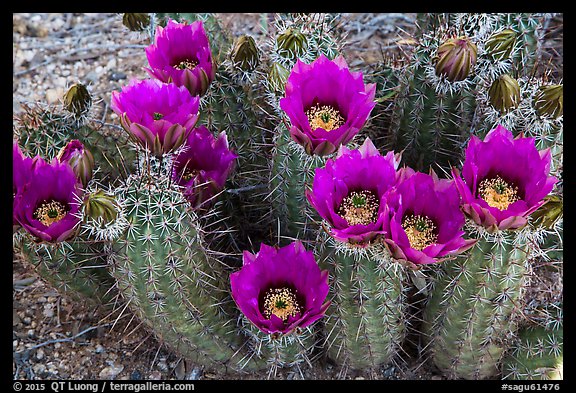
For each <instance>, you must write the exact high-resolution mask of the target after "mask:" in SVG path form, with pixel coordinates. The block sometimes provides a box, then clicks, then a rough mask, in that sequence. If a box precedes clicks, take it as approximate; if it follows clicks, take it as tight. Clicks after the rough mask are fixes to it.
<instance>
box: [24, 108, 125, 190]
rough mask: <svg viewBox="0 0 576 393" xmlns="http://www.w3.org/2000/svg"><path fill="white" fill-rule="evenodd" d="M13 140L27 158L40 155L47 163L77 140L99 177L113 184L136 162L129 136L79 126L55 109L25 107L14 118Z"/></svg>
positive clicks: (98, 128) (117, 132)
mask: <svg viewBox="0 0 576 393" xmlns="http://www.w3.org/2000/svg"><path fill="white" fill-rule="evenodd" d="M14 133H15V136H14V137H15V139H18V141H19V144H20V146H21V148H22V152H23V153H24V154H26V155H27V156H30V157H34V156H35V155H40V156H42V157H43V158H44V159H45V160H47V161H50V160H52V159H53V158H54V157H56V155H57V154H58V152H59V151H60V149H62V148H63V147H64V146H66V144H67V143H68V142H69V141H70V140H72V139H78V140H79V141H80V142H82V144H83V145H84V146H85V147H86V148H87V149H88V150H89V151H90V152H91V153H92V155H93V156H94V162H95V164H96V166H97V167H99V168H100V177H104V176H108V177H109V179H108V180H109V181H113V180H114V179H116V178H117V177H119V176H120V175H125V174H126V173H127V172H129V171H131V170H132V168H133V166H134V162H135V160H136V157H135V152H134V150H133V149H131V148H130V147H129V146H128V134H127V133H126V132H125V131H123V130H121V129H113V128H111V127H105V126H100V125H94V124H88V123H86V124H83V125H80V126H78V125H77V124H76V121H75V120H74V119H73V118H71V117H70V116H68V115H66V114H64V113H63V112H62V111H60V110H59V109H58V108H55V107H43V106H42V105H35V106H24V112H23V113H22V114H20V115H19V116H17V117H16V118H15V129H14Z"/></svg>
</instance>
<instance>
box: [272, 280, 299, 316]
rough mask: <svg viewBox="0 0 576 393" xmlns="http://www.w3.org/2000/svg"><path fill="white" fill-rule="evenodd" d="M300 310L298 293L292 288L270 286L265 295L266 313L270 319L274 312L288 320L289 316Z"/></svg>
mask: <svg viewBox="0 0 576 393" xmlns="http://www.w3.org/2000/svg"><path fill="white" fill-rule="evenodd" d="M299 312H300V305H299V304H298V301H297V300H296V294H295V293H294V292H293V291H292V290H291V289H290V288H270V289H269V290H268V291H266V294H265V295H264V315H265V316H266V318H268V319H270V317H271V316H272V314H274V315H276V316H277V317H278V318H280V319H282V320H283V321H286V320H287V319H288V317H290V316H292V317H293V316H295V315H296V314H298V313H299Z"/></svg>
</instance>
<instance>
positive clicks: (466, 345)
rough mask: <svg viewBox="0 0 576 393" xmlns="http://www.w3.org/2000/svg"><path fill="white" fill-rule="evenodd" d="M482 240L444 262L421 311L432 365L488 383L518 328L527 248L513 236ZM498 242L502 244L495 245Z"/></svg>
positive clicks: (525, 277)
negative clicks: (451, 259) (466, 252)
mask: <svg viewBox="0 0 576 393" xmlns="http://www.w3.org/2000/svg"><path fill="white" fill-rule="evenodd" d="M499 236H500V237H498V235H497V236H495V237H494V238H484V237H480V239H479V240H478V243H477V244H476V245H475V246H474V247H473V248H472V249H471V250H470V252H469V254H465V255H463V256H459V257H457V258H456V259H455V260H453V261H446V262H444V263H443V267H444V269H443V270H442V271H441V272H440V273H439V274H438V276H437V277H436V278H435V281H434V283H433V289H432V291H431V294H430V297H429V300H428V303H427V304H426V307H425V309H424V323H423V329H422V330H423V334H424V337H425V339H426V340H427V342H428V344H427V350H428V353H429V355H430V358H431V360H432V363H433V364H434V365H435V366H436V367H437V368H438V369H439V370H440V371H441V372H442V373H443V374H445V375H446V376H448V377H449V378H452V379H456V378H461V379H489V378H495V377H497V376H498V375H499V362H500V360H501V358H502V355H503V354H504V352H505V350H506V349H507V348H508V345H509V340H510V339H511V338H513V337H514V334H515V332H516V330H517V323H518V317H519V315H520V313H521V309H522V301H523V293H524V288H525V286H526V282H527V277H528V274H527V245H526V244H525V243H524V241H523V240H522V239H521V238H520V237H516V236H515V235H514V234H513V233H500V234H499ZM496 239H499V240H501V241H495V240H496Z"/></svg>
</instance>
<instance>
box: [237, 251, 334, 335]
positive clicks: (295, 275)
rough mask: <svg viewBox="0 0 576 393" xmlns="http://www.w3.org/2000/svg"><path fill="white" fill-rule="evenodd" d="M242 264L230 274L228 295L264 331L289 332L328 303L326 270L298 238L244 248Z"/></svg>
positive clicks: (308, 322)
mask: <svg viewBox="0 0 576 393" xmlns="http://www.w3.org/2000/svg"><path fill="white" fill-rule="evenodd" d="M243 262H244V263H243V266H242V268H241V269H240V270H239V271H237V272H235V273H232V274H231V275H230V285H231V287H232V297H233V298H234V301H235V302H236V304H237V305H238V308H239V309H240V311H242V313H243V314H244V315H245V316H246V317H247V318H248V320H250V321H251V322H252V323H253V324H254V325H255V326H256V327H257V328H258V329H260V330H261V331H262V332H264V333H267V334H289V333H291V332H293V331H294V330H297V329H303V328H305V327H307V326H309V325H311V324H312V323H314V322H315V321H317V320H318V319H320V318H321V317H322V316H324V313H325V312H326V309H327V308H328V306H329V305H330V302H329V301H326V302H325V300H326V296H327V295H328V289H329V286H328V271H326V270H323V271H321V270H320V268H319V267H318V264H317V263H316V261H315V259H314V255H313V253H312V251H306V249H305V248H304V246H303V245H302V243H301V242H300V241H295V242H293V243H291V244H289V245H287V246H285V247H281V248H276V247H271V246H268V245H266V244H261V246H260V251H259V252H258V253H257V254H252V253H250V252H248V251H244V258H243Z"/></svg>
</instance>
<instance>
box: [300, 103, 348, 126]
mask: <svg viewBox="0 0 576 393" xmlns="http://www.w3.org/2000/svg"><path fill="white" fill-rule="evenodd" d="M306 116H307V117H308V122H310V127H312V129H313V130H315V129H316V128H323V129H325V130H326V131H332V130H335V129H336V128H338V127H340V126H341V125H342V124H344V118H343V117H342V115H340V112H338V111H337V110H336V109H334V108H333V107H331V106H330V105H322V106H320V105H319V104H318V105H316V106H313V107H312V108H310V109H308V110H307V111H306Z"/></svg>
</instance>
